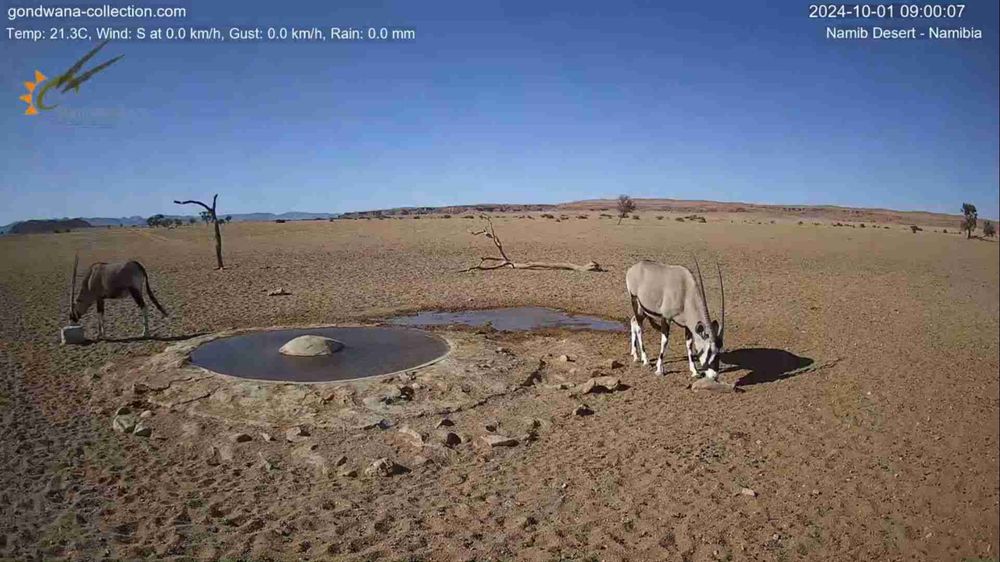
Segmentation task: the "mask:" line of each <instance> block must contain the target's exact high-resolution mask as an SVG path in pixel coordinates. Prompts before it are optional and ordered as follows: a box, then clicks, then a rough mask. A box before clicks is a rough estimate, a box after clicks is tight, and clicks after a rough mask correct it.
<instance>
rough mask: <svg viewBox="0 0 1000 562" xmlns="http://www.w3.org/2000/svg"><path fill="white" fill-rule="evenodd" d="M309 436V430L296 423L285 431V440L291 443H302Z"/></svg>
mask: <svg viewBox="0 0 1000 562" xmlns="http://www.w3.org/2000/svg"><path fill="white" fill-rule="evenodd" d="M308 437H309V430H307V429H306V428H304V427H302V426H301V425H296V426H294V427H291V428H289V429H288V431H286V432H285V440H287V441H288V442H289V443H300V442H302V441H305V440H306V439H307V438H308Z"/></svg>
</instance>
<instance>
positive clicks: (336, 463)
mask: <svg viewBox="0 0 1000 562" xmlns="http://www.w3.org/2000/svg"><path fill="white" fill-rule="evenodd" d="M345 464H347V457H346V456H345V455H340V456H339V457H337V459H336V460H334V461H333V466H344V465H345Z"/></svg>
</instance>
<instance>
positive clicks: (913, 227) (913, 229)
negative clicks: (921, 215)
mask: <svg viewBox="0 0 1000 562" xmlns="http://www.w3.org/2000/svg"><path fill="white" fill-rule="evenodd" d="M921 230H923V229H922V228H920V227H919V226H917V225H915V224H911V225H910V232H912V233H914V234H916V233H918V232H920V231H921Z"/></svg>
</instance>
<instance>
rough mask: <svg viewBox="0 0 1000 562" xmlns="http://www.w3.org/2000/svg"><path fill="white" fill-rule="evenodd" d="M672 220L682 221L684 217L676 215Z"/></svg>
mask: <svg viewBox="0 0 1000 562" xmlns="http://www.w3.org/2000/svg"><path fill="white" fill-rule="evenodd" d="M674 220H675V221H677V222H684V217H677V218H675V219H674Z"/></svg>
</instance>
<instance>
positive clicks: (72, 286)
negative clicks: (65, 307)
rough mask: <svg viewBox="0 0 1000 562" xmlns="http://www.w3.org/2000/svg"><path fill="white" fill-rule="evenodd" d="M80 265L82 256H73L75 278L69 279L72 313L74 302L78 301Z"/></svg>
mask: <svg viewBox="0 0 1000 562" xmlns="http://www.w3.org/2000/svg"><path fill="white" fill-rule="evenodd" d="M78 265H80V254H74V255H73V276H72V277H70V278H69V308H70V312H71V313H72V310H73V300H74V299H76V268H77V266H78Z"/></svg>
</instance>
